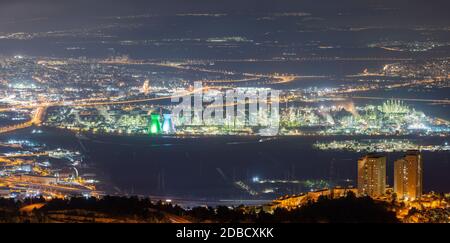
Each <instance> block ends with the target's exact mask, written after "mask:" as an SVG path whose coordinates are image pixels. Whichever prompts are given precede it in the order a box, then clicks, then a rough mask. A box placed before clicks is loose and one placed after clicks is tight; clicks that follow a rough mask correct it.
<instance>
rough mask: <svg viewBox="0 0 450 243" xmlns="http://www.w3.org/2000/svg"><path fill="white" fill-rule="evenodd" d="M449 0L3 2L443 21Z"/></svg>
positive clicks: (3, 10)
mask: <svg viewBox="0 0 450 243" xmlns="http://www.w3.org/2000/svg"><path fill="white" fill-rule="evenodd" d="M449 7H450V1H447V0H431V1H429V0H420V1H419V0H414V1H411V0H409V1H408V0H395V1H392V0H384V1H380V0H368V1H361V0H156V1H155V0H130V1H125V0H95V1H92V0H76V1H72V0H1V1H0V16H1V18H2V19H27V18H37V17H64V18H70V17H83V16H96V15H116V14H137V13H148V12H154V13H173V12H185V11H220V12H226V11H245V12H247V11H256V12H270V11H298V10H315V11H322V12H336V11H346V10H358V9H361V10H367V9H371V8H372V9H373V8H395V9H400V11H401V12H402V13H409V14H410V15H419V16H420V15H425V16H429V17H434V18H442V17H446V16H447V15H448V12H449V10H450V8H449Z"/></svg>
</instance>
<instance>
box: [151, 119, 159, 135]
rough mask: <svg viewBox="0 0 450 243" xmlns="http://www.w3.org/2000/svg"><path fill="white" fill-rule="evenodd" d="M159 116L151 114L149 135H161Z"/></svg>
mask: <svg viewBox="0 0 450 243" xmlns="http://www.w3.org/2000/svg"><path fill="white" fill-rule="evenodd" d="M160 121H161V116H160V115H159V114H152V115H151V117H150V134H151V135H156V134H161V122H160Z"/></svg>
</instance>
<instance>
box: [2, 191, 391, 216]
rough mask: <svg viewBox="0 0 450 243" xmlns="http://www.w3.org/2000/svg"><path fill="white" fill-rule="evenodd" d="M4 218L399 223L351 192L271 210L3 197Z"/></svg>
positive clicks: (130, 199) (124, 200) (110, 198)
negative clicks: (301, 205)
mask: <svg viewBox="0 0 450 243" xmlns="http://www.w3.org/2000/svg"><path fill="white" fill-rule="evenodd" d="M0 222H2V223H23V222H29V223H58V222H63V223H280V222H286V223H398V222H399V221H398V220H397V218H396V216H395V212H393V211H391V210H390V207H389V205H388V204H387V203H380V202H376V201H374V200H372V199H371V198H368V197H365V198H357V197H355V196H354V195H352V194H349V195H348V196H347V197H343V198H338V199H329V198H325V197H323V198H320V199H319V200H318V201H317V202H310V203H308V204H307V205H306V206H303V207H300V208H298V209H294V210H290V211H288V210H286V209H277V210H275V211H274V213H273V214H269V213H266V212H264V211H263V210H259V209H258V208H248V207H245V206H240V207H235V208H229V207H225V206H219V207H217V208H210V207H208V208H207V207H196V208H192V209H183V208H181V207H179V206H177V205H172V204H168V203H163V202H156V203H155V202H152V201H151V200H150V199H149V198H138V197H113V196H106V197H103V198H101V199H97V198H87V199H86V198H70V199H52V200H50V201H45V200H44V199H43V198H40V199H27V200H25V201H16V200H13V199H0Z"/></svg>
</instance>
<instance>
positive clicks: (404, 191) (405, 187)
mask: <svg viewBox="0 0 450 243" xmlns="http://www.w3.org/2000/svg"><path fill="white" fill-rule="evenodd" d="M422 180H423V162H422V155H421V154H420V152H419V151H408V152H407V153H406V155H405V156H404V157H403V158H400V159H398V160H396V161H395V164H394V192H395V193H396V194H397V197H398V198H399V199H407V200H414V199H416V198H420V197H421V196H422Z"/></svg>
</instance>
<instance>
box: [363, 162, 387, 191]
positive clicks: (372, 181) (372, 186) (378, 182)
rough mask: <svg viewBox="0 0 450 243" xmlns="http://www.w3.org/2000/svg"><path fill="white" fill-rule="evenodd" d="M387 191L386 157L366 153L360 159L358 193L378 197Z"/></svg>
mask: <svg viewBox="0 0 450 243" xmlns="http://www.w3.org/2000/svg"><path fill="white" fill-rule="evenodd" d="M385 192H386V157H384V156H381V155H374V154H372V155H366V156H364V157H362V158H361V159H359V160H358V194H359V195H361V196H370V197H378V196H382V195H384V194H385Z"/></svg>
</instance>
